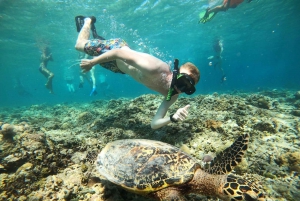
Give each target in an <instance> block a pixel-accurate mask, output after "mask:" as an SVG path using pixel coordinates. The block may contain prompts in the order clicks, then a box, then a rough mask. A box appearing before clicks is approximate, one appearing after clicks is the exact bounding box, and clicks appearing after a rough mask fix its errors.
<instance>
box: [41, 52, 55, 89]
mask: <svg viewBox="0 0 300 201" xmlns="http://www.w3.org/2000/svg"><path fill="white" fill-rule="evenodd" d="M48 61H53V58H52V53H51V52H50V50H49V48H48V47H44V48H43V49H42V55H41V64H40V67H39V71H40V72H41V73H42V74H43V75H44V76H45V77H46V78H47V82H46V84H45V86H46V88H47V89H49V91H50V93H51V94H53V89H52V79H53V77H54V74H53V73H52V72H51V71H49V70H48V69H47V65H48Z"/></svg>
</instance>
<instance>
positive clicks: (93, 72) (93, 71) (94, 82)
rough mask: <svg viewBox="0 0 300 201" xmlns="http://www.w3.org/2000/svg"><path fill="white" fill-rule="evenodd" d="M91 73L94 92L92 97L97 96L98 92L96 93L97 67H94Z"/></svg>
mask: <svg viewBox="0 0 300 201" xmlns="http://www.w3.org/2000/svg"><path fill="white" fill-rule="evenodd" d="M90 73H91V80H92V85H93V88H92V91H91V93H90V96H92V95H97V91H96V78H95V67H93V68H92V69H91V71H90Z"/></svg>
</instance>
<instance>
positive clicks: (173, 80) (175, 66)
mask: <svg viewBox="0 0 300 201" xmlns="http://www.w3.org/2000/svg"><path fill="white" fill-rule="evenodd" d="M178 64H179V60H178V59H175V60H174V69H173V77H172V82H171V86H170V89H169V92H168V95H167V98H166V100H167V101H169V100H171V97H172V95H174V94H173V91H174V90H175V89H174V86H175V84H176V80H177V75H178V71H179V69H178Z"/></svg>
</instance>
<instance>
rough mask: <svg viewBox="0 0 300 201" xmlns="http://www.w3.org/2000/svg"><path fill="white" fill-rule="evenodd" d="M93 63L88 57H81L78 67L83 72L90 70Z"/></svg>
mask: <svg viewBox="0 0 300 201" xmlns="http://www.w3.org/2000/svg"><path fill="white" fill-rule="evenodd" d="M93 66H94V65H93V64H92V62H91V60H90V59H81V62H80V67H81V69H82V72H83V73H86V72H88V71H90V70H91V69H92V68H93Z"/></svg>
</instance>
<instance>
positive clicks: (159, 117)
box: [151, 95, 190, 129]
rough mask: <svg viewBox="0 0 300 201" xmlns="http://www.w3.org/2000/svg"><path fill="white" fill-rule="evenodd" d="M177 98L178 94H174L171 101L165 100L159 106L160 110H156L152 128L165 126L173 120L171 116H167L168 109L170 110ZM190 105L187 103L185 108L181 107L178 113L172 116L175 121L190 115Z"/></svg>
mask: <svg viewBox="0 0 300 201" xmlns="http://www.w3.org/2000/svg"><path fill="white" fill-rule="evenodd" d="M177 98H178V95H174V96H173V97H172V98H171V100H170V101H166V100H164V101H163V102H162V103H161V104H160V106H159V108H158V110H157V112H156V114H155V116H154V117H153V119H152V122H151V128H152V129H158V128H161V127H163V126H165V125H167V124H169V123H171V122H172V121H171V117H170V116H167V117H165V116H166V114H167V111H168V109H169V107H170V106H171V105H172V104H173V103H174V102H175V101H176V100H177ZM189 107H190V105H186V106H185V107H183V108H179V109H178V110H177V111H176V113H175V114H173V116H172V119H173V121H175V122H177V121H183V120H184V119H185V118H186V117H187V115H188V111H187V110H188V108H189Z"/></svg>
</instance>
